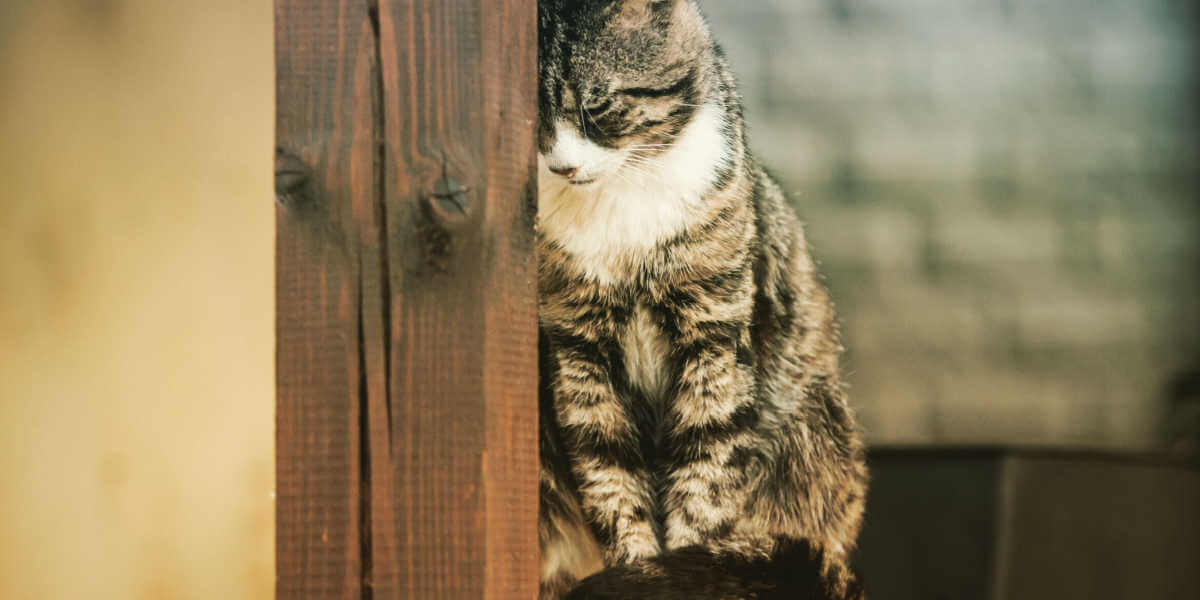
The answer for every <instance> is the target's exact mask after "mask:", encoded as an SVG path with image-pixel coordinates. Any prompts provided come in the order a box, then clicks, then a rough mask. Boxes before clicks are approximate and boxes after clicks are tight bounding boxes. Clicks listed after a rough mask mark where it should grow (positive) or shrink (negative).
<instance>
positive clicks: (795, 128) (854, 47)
mask: <svg viewBox="0 0 1200 600" xmlns="http://www.w3.org/2000/svg"><path fill="white" fill-rule="evenodd" d="M704 5H705V7H706V8H707V9H708V11H709V13H710V15H711V18H712V21H713V24H714V28H715V29H716V30H717V33H718V36H719V39H720V40H721V41H722V43H723V44H724V46H725V49H726V50H727V51H728V53H729V56H730V60H731V62H732V63H733V66H734V69H735V72H736V73H737V74H738V75H739V77H740V79H741V81H742V87H743V92H744V94H745V96H746V108H747V113H748V115H749V123H750V126H751V132H750V136H751V137H750V140H751V143H752V144H753V145H754V146H755V147H756V148H758V150H759V152H760V154H761V155H762V157H763V159H764V161H765V162H766V163H767V164H768V165H769V166H770V167H772V168H773V169H775V170H776V171H777V173H778V175H779V177H780V178H781V179H782V180H783V181H784V182H785V183H786V185H787V187H788V189H789V190H790V191H791V192H792V194H793V198H794V200H795V203H796V206H797V209H798V211H799V212H800V213H801V215H802V217H803V218H804V219H805V220H806V221H807V222H808V223H809V225H808V233H809V236H810V242H811V244H812V246H813V252H814V253H815V254H816V256H817V257H818V258H819V259H820V260H821V262H822V263H823V266H824V271H825V274H826V276H827V279H828V282H829V285H830V287H831V288H832V289H833V295H834V299H835V300H836V301H837V304H838V308H839V312H840V315H841V319H842V322H843V328H844V333H845V343H846V347H847V348H848V350H849V357H848V363H847V368H848V370H849V371H850V377H849V379H850V382H851V385H852V390H851V391H852V397H853V398H854V401H855V402H856V403H857V405H858V407H859V414H860V416H861V418H862V421H863V424H864V426H865V427H866V428H867V431H868V432H869V433H870V435H871V438H872V440H873V441H875V442H887V443H928V442H969V443H979V442H1005V443H1012V442H1019V443H1023V444H1049V445H1063V444H1067V445H1072V446H1088V447H1099V448H1113V449H1145V448H1152V447H1161V446H1162V445H1163V444H1165V443H1166V442H1167V438H1168V437H1169V436H1171V435H1172V434H1173V433H1174V432H1173V431H1171V430H1169V428H1168V427H1166V423H1167V421H1168V419H1167V416H1168V414H1169V413H1170V411H1171V410H1172V401H1173V400H1175V399H1176V398H1175V396H1177V395H1181V394H1182V393H1183V392H1184V390H1182V389H1177V388H1184V387H1187V386H1186V385H1185V383H1186V382H1187V381H1192V382H1193V383H1192V384H1191V389H1192V391H1191V394H1192V395H1193V398H1192V401H1193V402H1195V401H1196V399H1195V394H1196V393H1197V392H1196V391H1195V387H1196V383H1194V382H1195V381H1196V379H1197V378H1198V376H1200V360H1198V359H1200V302H1198V301H1197V298H1198V296H1197V293H1198V292H1200V268H1197V267H1200V197H1198V196H1197V191H1200V171H1198V170H1197V167H1198V166H1200V162H1198V160H1197V159H1198V158H1200V156H1198V153H1197V149H1198V148H1200V146H1198V138H1197V133H1200V131H1198V129H1197V124H1198V121H1197V116H1200V112H1198V109H1197V101H1198V100H1200V98H1198V96H1197V93H1198V91H1200V88H1198V86H1197V83H1198V81H1197V75H1198V74H1200V66H1198V63H1197V58H1198V57H1200V53H1198V52H1197V45H1196V42H1197V39H1196V33H1197V22H1198V21H1197V18H1198V16H1200V7H1198V6H1197V4H1196V3H1195V2H1191V1H1188V0H1110V1H1096V0H1053V1H1049V0H757V1H755V2H728V1H720V0H707V1H706V2H704ZM1194 423H1195V421H1193V424H1194Z"/></svg>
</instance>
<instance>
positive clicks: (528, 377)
mask: <svg viewBox="0 0 1200 600" xmlns="http://www.w3.org/2000/svg"><path fill="white" fill-rule="evenodd" d="M535 21H536V4H535V0H517V1H511V2H505V3H493V2H484V1H483V0H473V1H466V0H393V1H388V0H380V1H379V2H378V4H376V3H374V2H368V1H365V0H359V1H356V2H351V1H341V2H333V1H330V2H321V1H319V0H277V2H276V53H277V59H276V60H277V65H278V74H277V77H278V82H277V104H278V120H277V128H278V132H277V138H278V142H277V143H278V146H279V148H278V150H277V161H276V184H277V192H278V199H279V208H278V212H277V223H278V225H277V227H278V250H277V252H278V255H277V269H278V274H277V296H278V300H277V301H278V309H277V313H278V317H277V321H278V325H277V328H278V329H277V333H278V375H277V377H278V401H277V406H278V417H277V419H278V432H277V471H278V484H277V485H278V490H279V491H278V500H277V501H278V508H277V571H278V578H279V582H278V586H277V596H278V597H279V598H335V597H336V598H373V599H378V598H422V599H424V598H534V597H536V595H537V576H538V572H537V564H538V560H537V533H536V531H537V529H536V528H537V512H536V511H537V508H536V507H537V463H536V460H537V459H536V446H537V433H536V432H537V427H536V421H537V411H536V402H537V399H536V396H537V393H536V382H537V373H536V369H537V354H536V343H537V342H536V340H537V333H536V328H537V317H536V310H537V309H536V298H535V288H536V286H535V281H536V261H535V258H534V254H533V216H534V210H535V203H536V201H535V193H536V192H535V189H536V188H535V174H534V164H535V150H534V140H533V136H534V119H535V116H536V114H535V111H536V105H535V100H536V87H535V86H536V79H535V78H536V43H537V33H536V22H535Z"/></svg>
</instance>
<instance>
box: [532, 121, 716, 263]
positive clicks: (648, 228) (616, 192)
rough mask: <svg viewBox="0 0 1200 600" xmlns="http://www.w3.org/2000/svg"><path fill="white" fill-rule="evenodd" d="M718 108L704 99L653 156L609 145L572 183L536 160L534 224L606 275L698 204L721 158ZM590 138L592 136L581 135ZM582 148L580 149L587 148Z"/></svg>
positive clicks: (678, 227)
mask: <svg viewBox="0 0 1200 600" xmlns="http://www.w3.org/2000/svg"><path fill="white" fill-rule="evenodd" d="M723 128H724V114H723V112H722V109H721V108H720V107H719V106H716V105H712V104H708V105H705V106H703V107H701V108H700V109H699V110H697V111H696V114H695V116H694V117H693V119H692V121H691V122H690V123H689V124H688V125H687V126H686V127H685V128H684V129H683V131H682V132H680V134H679V135H678V136H677V137H676V139H675V141H674V143H673V144H672V145H671V147H670V148H669V149H667V151H665V152H663V153H662V154H660V155H658V156H657V157H654V158H651V159H642V158H637V157H632V156H631V153H630V152H629V151H627V150H623V149H618V150H615V151H608V154H607V156H608V157H607V158H606V159H605V162H607V163H611V166H609V167H608V168H604V167H605V165H598V166H596V167H595V168H596V169H597V170H600V171H604V173H603V174H602V175H601V176H600V177H598V178H597V180H596V181H595V182H594V183H591V184H586V185H572V184H570V183H569V182H568V181H567V180H566V179H564V178H562V177H559V176H557V175H554V174H553V173H551V172H550V170H549V168H548V167H547V165H546V161H545V159H544V158H542V157H539V161H538V163H539V166H538V192H539V201H538V225H539V227H540V228H541V232H542V234H543V235H545V236H546V237H547V238H548V239H551V240H553V241H555V242H557V243H558V244H559V245H561V246H562V247H563V249H564V250H566V252H567V253H568V254H570V255H571V256H572V257H573V258H574V260H575V262H576V263H577V264H578V265H579V266H580V267H581V269H582V270H583V271H584V273H585V274H586V275H588V276H590V277H592V278H593V279H595V280H596V281H600V282H605V283H607V282H611V281H612V280H613V279H614V278H616V277H617V276H618V274H619V273H621V272H622V271H623V270H625V269H624V267H627V266H628V265H629V264H630V262H631V261H634V260H636V259H637V257H639V256H644V255H645V254H646V253H648V252H650V251H651V250H653V249H654V247H655V246H656V245H657V244H659V243H661V242H663V241H665V240H667V239H669V238H670V237H672V236H674V235H676V234H678V233H679V232H681V231H683V230H684V229H685V228H686V227H687V226H688V225H689V224H690V223H691V222H692V220H693V219H696V218H697V217H698V215H699V214H700V213H701V212H702V211H701V210H699V209H700V208H701V206H702V203H703V199H704V195H705V194H706V193H707V192H708V191H709V190H710V189H711V188H712V185H713V182H714V181H715V180H716V174H717V171H718V168H719V166H720V165H721V163H722V162H723V161H725V160H727V157H728V153H729V150H728V143H727V142H726V140H725V138H724V135H723ZM587 143H590V142H587ZM585 154H586V153H585Z"/></svg>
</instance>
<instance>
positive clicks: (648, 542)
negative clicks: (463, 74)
mask: <svg viewBox="0 0 1200 600" xmlns="http://www.w3.org/2000/svg"><path fill="white" fill-rule="evenodd" d="M539 11H540V15H539V16H540V25H539V28H540V31H539V47H540V52H541V56H540V60H539V63H540V92H539V97H540V104H541V106H540V109H541V110H540V113H541V116H540V119H539V136H538V137H539V151H540V153H539V208H538V261H539V269H538V288H539V309H540V316H539V320H540V335H539V338H540V340H539V350H540V353H541V365H542V382H541V391H542V393H541V440H540V441H541V461H542V467H541V473H540V484H541V492H540V495H541V498H540V510H541V516H540V541H541V549H542V565H541V567H542V573H541V577H542V585H541V597H542V598H543V599H544V600H548V599H554V598H560V597H564V596H566V597H571V598H679V597H689V598H695V599H697V600H701V599H705V598H712V599H717V598H721V599H730V600H733V599H746V600H750V599H766V598H784V597H786V598H810V597H811V598H843V597H851V596H852V595H853V594H855V593H856V592H855V591H854V589H853V588H854V585H853V582H852V580H851V578H850V576H849V575H848V571H847V569H846V560H847V555H848V553H849V551H850V550H851V549H852V547H853V545H854V541H855V538H856V537H857V533H858V529H859V525H860V522H861V518H862V510H863V502H864V496H865V491H866V469H865V466H864V460H863V446H862V443H861V440H860V437H859V434H858V432H857V429H856V426H855V424H854V420H853V416H852V413H851V412H850V410H849V408H848V406H847V404H846V398H845V394H844V391H843V388H842V384H841V379H840V374H839V370H838V355H839V353H840V350H841V348H840V346H839V343H838V340H837V331H836V326H835V322H834V316H833V310H832V306H831V304H830V301H829V298H828V295H827V293H826V291H825V290H824V288H823V286H822V285H821V283H820V281H819V278H818V275H817V272H816V269H815V266H814V264H813V261H812V259H811V257H810V255H809V253H808V249H807V244H806V242H805V240H804V237H803V232H802V230H801V227H800V224H799V222H798V221H797V219H796V218H795V216H794V215H793V214H792V212H791V211H790V209H789V208H788V206H787V202H786V199H785V198H784V195H783V194H782V192H781V191H780V189H779V187H778V186H777V185H776V183H775V182H774V181H773V180H772V179H771V178H770V176H768V175H767V173H766V172H765V171H764V170H763V169H762V167H761V166H759V165H758V163H757V162H756V161H755V159H754V157H753V156H752V155H751V154H750V152H749V151H748V149H747V148H746V145H745V137H744V126H743V122H742V115H741V105H740V99H739V97H738V95H737V91H736V86H735V84H734V82H733V79H732V76H731V75H730V72H729V69H728V66H727V65H726V63H725V60H724V58H723V56H722V55H721V53H720V51H719V49H718V48H717V46H716V45H715V43H714V42H713V41H712V38H711V35H710V34H709V31H708V28H707V25H706V24H705V22H704V20H703V18H702V17H701V16H700V14H699V11H698V9H697V7H696V6H695V4H694V3H693V2H692V1H691V0H542V1H541V2H540V3H539Z"/></svg>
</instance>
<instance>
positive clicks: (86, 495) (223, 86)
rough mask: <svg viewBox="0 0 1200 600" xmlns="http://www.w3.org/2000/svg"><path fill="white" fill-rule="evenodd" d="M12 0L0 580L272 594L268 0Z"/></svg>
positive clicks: (1, 345) (5, 26)
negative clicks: (37, 0)
mask: <svg viewBox="0 0 1200 600" xmlns="http://www.w3.org/2000/svg"><path fill="white" fill-rule="evenodd" d="M2 4H3V6H0V598H5V599H6V600H7V599H12V600H24V599H60V598H61V599H67V598H96V599H110V598H111V599H122V600H125V599H158V598H163V599H167V598H196V599H206V600H207V599H212V598H270V597H271V593H272V587H273V563H272V561H273V517H274V510H273V504H272V499H271V491H272V489H273V486H274V481H273V477H274V475H273V473H274V468H273V459H272V445H273V432H274V423H273V406H274V399H273V398H274V395H273V381H274V378H273V369H274V364H273V358H272V353H273V350H272V348H273V317H272V310H273V309H272V307H273V287H274V283H273V282H274V279H273V275H272V260H273V259H272V256H273V243H272V240H273V231H274V223H273V214H274V212H273V193H272V190H271V187H270V186H271V183H270V180H271V168H272V166H271V156H272V154H271V149H272V146H273V143H272V140H273V123H274V118H273V112H272V111H273V97H272V96H273V90H274V87H273V71H272V69H273V65H272V30H271V3H270V2H242V1H239V0H213V1H209V2H165V1H153V0H86V1H85V0H74V1H63V0H50V1H42V2H26V1H23V0H17V1H14V0H6V1H5V2H3V3H2Z"/></svg>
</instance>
